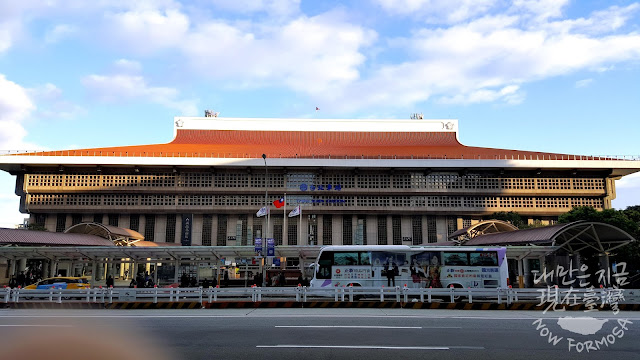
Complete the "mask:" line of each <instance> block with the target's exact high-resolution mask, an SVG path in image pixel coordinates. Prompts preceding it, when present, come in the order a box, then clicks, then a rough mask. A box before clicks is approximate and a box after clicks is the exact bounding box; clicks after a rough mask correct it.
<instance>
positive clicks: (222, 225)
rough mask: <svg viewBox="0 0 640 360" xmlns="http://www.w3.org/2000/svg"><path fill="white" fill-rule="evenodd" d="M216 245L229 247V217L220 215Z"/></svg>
mask: <svg viewBox="0 0 640 360" xmlns="http://www.w3.org/2000/svg"><path fill="white" fill-rule="evenodd" d="M216 235H217V236H216V245H218V246H227V215H218V232H217V234H216Z"/></svg>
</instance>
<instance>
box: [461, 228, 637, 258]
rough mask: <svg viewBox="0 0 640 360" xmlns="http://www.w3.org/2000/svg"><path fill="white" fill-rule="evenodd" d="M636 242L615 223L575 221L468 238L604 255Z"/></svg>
mask: <svg viewBox="0 0 640 360" xmlns="http://www.w3.org/2000/svg"><path fill="white" fill-rule="evenodd" d="M632 241H636V239H634V238H633V237H632V236H631V235H629V234H627V233H626V232H625V231H623V230H622V229H620V228H618V227H615V226H613V225H609V224H605V223H600V222H593V221H576V222H572V223H568V224H558V225H552V226H545V227H539V228H532V229H524V230H517V231H509V232H501V233H494V234H486V235H481V236H478V237H475V238H473V239H471V240H469V241H467V242H466V243H465V244H464V245H469V246H487V245H498V246H511V245H551V246H555V247H557V248H558V249H565V250H566V251H567V252H569V253H572V254H573V253H577V252H579V251H581V250H584V249H589V248H590V249H592V250H595V251H597V252H598V253H601V254H605V253H607V254H608V253H610V252H611V251H613V250H615V249H617V248H619V247H621V246H624V245H626V244H629V243H631V242H632Z"/></svg>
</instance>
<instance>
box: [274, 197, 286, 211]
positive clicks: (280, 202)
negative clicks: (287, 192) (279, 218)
mask: <svg viewBox="0 0 640 360" xmlns="http://www.w3.org/2000/svg"><path fill="white" fill-rule="evenodd" d="M273 205H275V207H277V208H278V209H280V208H281V207H283V206H284V197H281V198H280V199H278V200H275V201H274V202H273Z"/></svg>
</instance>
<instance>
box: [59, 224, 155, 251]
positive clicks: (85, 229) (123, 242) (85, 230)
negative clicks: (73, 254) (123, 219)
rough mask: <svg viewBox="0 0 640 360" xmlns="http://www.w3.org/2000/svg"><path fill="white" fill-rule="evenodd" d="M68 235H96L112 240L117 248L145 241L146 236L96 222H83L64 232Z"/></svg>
mask: <svg viewBox="0 0 640 360" xmlns="http://www.w3.org/2000/svg"><path fill="white" fill-rule="evenodd" d="M64 232H65V233H66V234H86V235H95V236H99V237H101V238H104V239H107V240H111V241H112V242H113V243H114V244H115V245H117V246H130V245H132V244H134V243H136V242H138V241H142V240H144V236H142V234H140V233H139V232H137V231H133V230H131V229H125V228H120V227H116V226H111V225H105V224H100V223H95V222H83V223H80V224H76V225H73V226H72V227H70V228H68V229H67V230H65V231H64Z"/></svg>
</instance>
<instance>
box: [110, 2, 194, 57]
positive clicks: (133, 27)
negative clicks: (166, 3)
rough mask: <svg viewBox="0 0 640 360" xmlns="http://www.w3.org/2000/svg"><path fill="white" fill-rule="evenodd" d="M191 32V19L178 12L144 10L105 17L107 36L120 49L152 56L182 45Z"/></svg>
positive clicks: (159, 9) (161, 9) (175, 10)
mask: <svg viewBox="0 0 640 360" xmlns="http://www.w3.org/2000/svg"><path fill="white" fill-rule="evenodd" d="M188 30H189V18H188V17H187V16H186V15H185V14H183V13H181V12H180V11H179V10H178V9H172V8H169V9H163V8H153V7H144V8H136V9H133V10H128V11H120V12H108V13H106V15H105V28H104V30H103V31H104V33H103V37H105V40H106V41H110V42H111V43H112V44H113V45H115V46H118V47H119V48H122V47H125V48H126V49H127V50H128V51H130V52H134V53H143V54H145V53H150V52H153V51H156V50H159V49H166V48H172V47H175V46H177V45H179V44H180V42H181V41H182V40H183V39H184V37H185V35H186V33H187V31H188Z"/></svg>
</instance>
